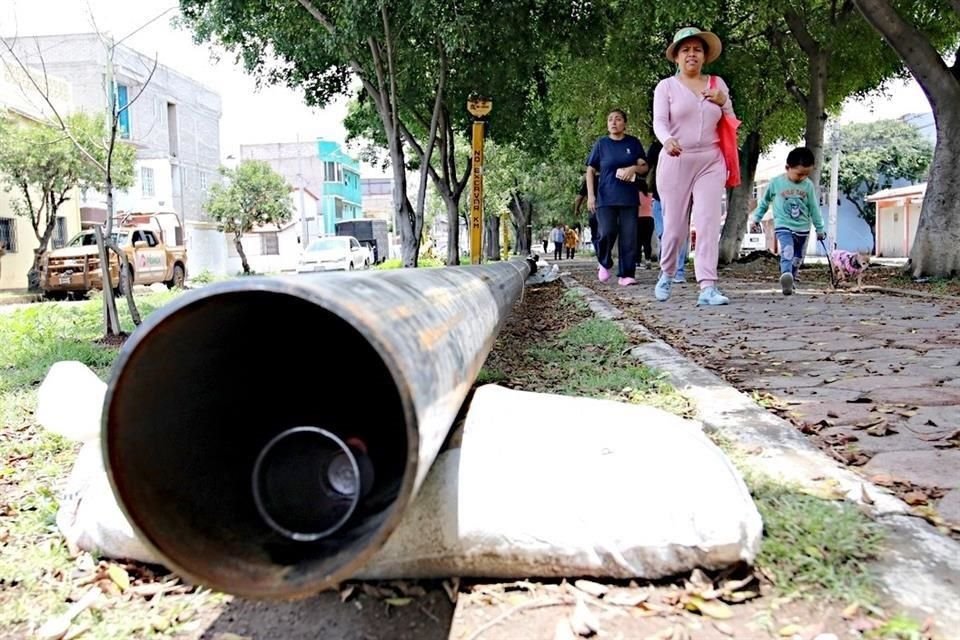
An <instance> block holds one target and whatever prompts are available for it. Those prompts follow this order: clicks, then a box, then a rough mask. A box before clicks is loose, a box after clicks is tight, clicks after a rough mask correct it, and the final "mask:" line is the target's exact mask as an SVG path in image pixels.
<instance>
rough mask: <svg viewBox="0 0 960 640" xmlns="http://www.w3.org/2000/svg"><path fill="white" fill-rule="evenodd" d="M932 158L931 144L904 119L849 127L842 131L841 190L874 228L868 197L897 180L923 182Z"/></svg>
mask: <svg viewBox="0 0 960 640" xmlns="http://www.w3.org/2000/svg"><path fill="white" fill-rule="evenodd" d="M830 156H831V153H830V152H829V151H828V152H827V159H828V160H829V158H830ZM932 158H933V145H932V144H931V143H930V141H928V140H927V139H926V138H924V137H923V135H922V134H921V133H920V132H919V131H918V130H917V128H916V127H914V126H913V125H911V124H909V123H906V122H903V121H902V120H880V121H877V122H867V123H856V124H850V125H847V126H845V127H843V128H841V129H840V171H839V186H840V191H841V192H842V193H843V195H844V196H846V198H847V200H849V201H850V202H851V203H853V204H854V205H855V206H856V207H857V211H859V213H860V217H862V218H863V219H864V220H866V221H867V223H868V224H869V225H870V228H871V229H873V227H874V225H875V224H876V209H875V208H874V207H873V205H870V204H868V203H867V202H866V200H865V198H866V196H868V195H870V194H871V193H876V192H877V191H879V190H881V189H887V188H890V187H891V186H893V183H894V182H895V181H897V180H909V181H910V182H918V181H921V180H923V178H924V176H925V175H926V173H927V170H928V169H929V167H930V161H931V159H932Z"/></svg>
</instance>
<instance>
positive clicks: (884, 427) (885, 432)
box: [867, 422, 899, 438]
mask: <svg viewBox="0 0 960 640" xmlns="http://www.w3.org/2000/svg"><path fill="white" fill-rule="evenodd" d="M895 433H899V432H898V431H897V430H896V429H894V428H893V427H891V426H890V425H888V424H887V423H886V422H882V423H880V424H876V425H874V426H872V427H870V428H868V429H867V435H871V436H874V437H876V438H882V437H883V436H889V435H892V434H895Z"/></svg>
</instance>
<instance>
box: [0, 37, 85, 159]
mask: <svg viewBox="0 0 960 640" xmlns="http://www.w3.org/2000/svg"><path fill="white" fill-rule="evenodd" d="M0 41H2V42H3V46H4V47H5V48H6V50H7V51H8V52H9V53H10V55H11V56H12V57H13V59H14V61H16V63H17V66H19V67H20V70H21V71H23V73H24V75H26V76H27V79H28V80H29V81H30V84H32V85H33V88H34V89H36V91H37V93H39V94H40V97H41V98H43V101H44V102H46V103H47V106H48V107H50V111H52V112H53V116H54V117H55V118H56V120H57V124H58V125H59V127H60V129H61V130H62V131H63V132H64V133H65V134H66V135H67V137H69V138H70V141H71V142H73V144H74V146H75V147H76V148H77V149H78V150H79V151H80V153H81V154H83V155H84V156H85V157H86V159H87V160H89V161H90V162H92V163H93V165H94V166H95V167H97V168H98V169H100V170H103V169H104V166H103V165H102V164H100V163H99V162H98V161H97V159H96V158H94V157H93V156H92V155H91V154H90V152H89V151H87V149H86V148H85V147H84V146H83V145H81V144H80V142H79V141H78V140H77V139H76V138H75V137H74V135H73V132H71V131H70V128H69V127H68V126H67V123H66V121H65V120H64V119H63V117H62V116H61V115H60V111H58V110H57V107H56V105H54V104H53V100H51V99H50V90H49V84H50V83H49V79H48V78H47V77H46V76H47V74H46V64H45V63H44V62H43V56H41V57H40V64H41V68H42V69H43V70H44V71H43V74H44V85H47V87H48V88H47V89H43V88H41V87H40V84H39V83H38V82H37V80H36V78H34V77H33V74H32V73H30V70H29V69H28V68H27V65H26V64H24V62H23V60H21V59H20V56H18V55H17V53H16V52H15V51H14V50H13V46H12V45H11V44H10V43H9V42H7V40H6V39H5V38H0Z"/></svg>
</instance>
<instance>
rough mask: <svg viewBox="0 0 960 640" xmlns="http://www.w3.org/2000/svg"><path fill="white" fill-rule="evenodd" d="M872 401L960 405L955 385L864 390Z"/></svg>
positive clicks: (959, 392)
mask: <svg viewBox="0 0 960 640" xmlns="http://www.w3.org/2000/svg"><path fill="white" fill-rule="evenodd" d="M865 393H866V394H867V397H869V398H870V400H872V401H873V402H878V403H884V404H899V403H903V404H911V405H916V406H918V407H946V406H951V405H953V406H956V405H960V389H958V388H957V387H893V388H890V389H878V390H877V391H869V392H865Z"/></svg>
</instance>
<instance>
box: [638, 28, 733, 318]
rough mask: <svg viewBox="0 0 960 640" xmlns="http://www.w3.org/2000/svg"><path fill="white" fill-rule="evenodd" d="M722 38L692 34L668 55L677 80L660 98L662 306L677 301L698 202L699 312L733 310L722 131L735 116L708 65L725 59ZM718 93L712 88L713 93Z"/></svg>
mask: <svg viewBox="0 0 960 640" xmlns="http://www.w3.org/2000/svg"><path fill="white" fill-rule="evenodd" d="M721 48H722V47H721V43H720V38H718V37H717V36H716V35H715V34H713V33H710V32H709V31H701V30H700V29H697V28H694V27H685V28H683V29H680V30H679V31H677V33H676V35H674V37H673V42H672V43H671V44H670V46H669V47H667V50H666V56H667V59H668V60H670V61H672V62H675V63H676V65H677V73H676V75H674V76H671V77H669V78H665V79H664V80H661V81H660V83H659V84H658V85H657V88H656V90H655V91H654V94H653V132H654V134H655V135H656V136H657V139H658V140H660V142H661V143H662V144H663V150H662V151H661V152H660V158H659V165H658V168H657V189H658V191H659V192H660V202H661V205H662V207H663V237H662V239H661V241H662V249H661V253H660V265H661V272H660V278H659V280H658V281H657V285H656V287H655V289H654V295H655V296H656V298H657V300H660V301H663V300H667V299H668V298H669V297H670V288H671V284H672V281H673V276H674V273H675V271H676V264H677V253H678V252H679V251H680V248H681V244H682V243H683V242H684V240H685V236H686V234H687V229H688V227H687V210H688V207H689V206H690V202H691V200H692V201H693V211H692V220H691V221H692V223H693V226H694V228H696V230H697V240H698V241H697V247H696V252H695V254H694V264H695V266H696V274H697V282H698V283H699V284H700V296H699V297H698V298H697V304H698V305H700V304H708V305H717V304H727V303H728V302H729V299H728V298H727V297H726V296H724V295H723V294H722V293H721V292H720V290H719V289H717V256H718V254H719V250H720V226H721V225H720V218H721V216H722V209H721V202H722V200H723V192H724V185H725V183H726V179H727V167H726V164H725V162H724V159H723V153H722V152H721V150H720V137H719V135H718V133H717V124H718V123H719V122H720V118H721V116H722V114H723V113H729V114H733V106H732V104H731V102H730V98H729V90H728V89H727V84H726V83H725V82H724V81H723V79H721V78H719V77H715V78H714V83H711V82H710V76H707V75H704V74H703V73H702V69H703V65H704V64H707V63H710V62H713V61H714V60H716V59H717V57H719V55H720V50H721ZM711 85H712V86H711Z"/></svg>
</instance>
